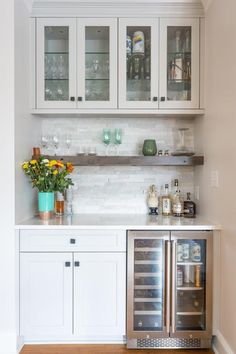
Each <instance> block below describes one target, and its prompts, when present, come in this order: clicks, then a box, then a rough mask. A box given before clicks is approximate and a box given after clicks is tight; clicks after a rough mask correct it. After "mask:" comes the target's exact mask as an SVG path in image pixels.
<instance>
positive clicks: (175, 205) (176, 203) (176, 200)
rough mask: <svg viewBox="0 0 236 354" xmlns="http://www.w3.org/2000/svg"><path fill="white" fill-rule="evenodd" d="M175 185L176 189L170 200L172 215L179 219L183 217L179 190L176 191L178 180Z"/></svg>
mask: <svg viewBox="0 0 236 354" xmlns="http://www.w3.org/2000/svg"><path fill="white" fill-rule="evenodd" d="M175 184H176V188H177V189H176V191H175V194H174V196H173V200H172V213H173V215H174V216H178V217H180V216H183V209H184V205H183V204H184V203H183V200H182V197H181V194H180V190H179V189H178V180H175Z"/></svg>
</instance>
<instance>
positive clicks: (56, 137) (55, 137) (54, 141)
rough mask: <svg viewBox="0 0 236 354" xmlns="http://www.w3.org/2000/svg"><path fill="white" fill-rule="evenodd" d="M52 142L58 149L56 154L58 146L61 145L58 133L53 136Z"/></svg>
mask: <svg viewBox="0 0 236 354" xmlns="http://www.w3.org/2000/svg"><path fill="white" fill-rule="evenodd" d="M52 143H53V146H54V148H55V149H56V151H55V155H56V154H57V150H58V147H59V138H58V136H57V135H53V137H52Z"/></svg>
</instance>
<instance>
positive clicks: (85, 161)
mask: <svg viewBox="0 0 236 354" xmlns="http://www.w3.org/2000/svg"><path fill="white" fill-rule="evenodd" d="M45 158H48V159H57V160H61V161H67V162H71V163H73V165H75V166H197V165H203V163H204V157H203V156H196V155H194V156H98V155H81V156H59V155H58V156H45Z"/></svg>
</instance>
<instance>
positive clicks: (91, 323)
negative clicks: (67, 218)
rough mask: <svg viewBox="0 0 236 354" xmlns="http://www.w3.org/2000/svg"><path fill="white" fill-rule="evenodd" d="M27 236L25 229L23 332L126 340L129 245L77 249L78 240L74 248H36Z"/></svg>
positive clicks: (35, 336)
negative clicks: (101, 249) (117, 248)
mask: <svg viewBox="0 0 236 354" xmlns="http://www.w3.org/2000/svg"><path fill="white" fill-rule="evenodd" d="M49 236H50V235H49ZM51 236H52V235H51ZM27 237H28V235H27V233H25V234H24V233H22V236H21V245H23V246H21V254H20V334H21V335H22V336H24V338H25V341H26V342H34V341H46V342H55V341H56V342H57V341H58V342H62V341H63V342H66V341H78V342H79V341H81V342H82V341H83V342H87V343H92V342H104V343H106V342H109V341H116V342H121V341H123V340H124V335H125V332H126V329H125V318H126V253H125V250H124V249H123V248H122V251H118V252H114V251H113V252H112V251H107V250H106V252H94V251H91V250H89V247H87V251H83V252H77V249H78V247H77V246H76V244H75V246H76V247H75V249H72V250H71V252H53V251H52V250H50V252H46V251H44V252H36V251H35V250H34V251H33V252H32V250H31V249H30V248H32V246H31V243H29V246H27V242H24V238H27ZM120 237H121V236H120ZM123 237H124V238H125V237H126V236H125V232H124V234H123ZM99 238H100V237H99V236H97V241H98V243H99ZM57 242H58V240H57V238H55V246H56V243H57ZM27 247H28V248H27ZM122 247H123V246H122Z"/></svg>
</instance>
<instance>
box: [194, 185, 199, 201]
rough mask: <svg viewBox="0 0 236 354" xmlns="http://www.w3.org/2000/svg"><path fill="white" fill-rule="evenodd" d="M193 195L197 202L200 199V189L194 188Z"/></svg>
mask: <svg viewBox="0 0 236 354" xmlns="http://www.w3.org/2000/svg"><path fill="white" fill-rule="evenodd" d="M194 194H195V199H196V200H199V199H200V187H199V186H195V189H194Z"/></svg>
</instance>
